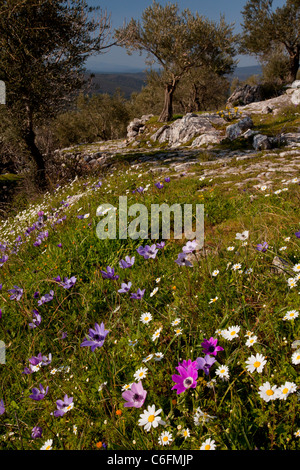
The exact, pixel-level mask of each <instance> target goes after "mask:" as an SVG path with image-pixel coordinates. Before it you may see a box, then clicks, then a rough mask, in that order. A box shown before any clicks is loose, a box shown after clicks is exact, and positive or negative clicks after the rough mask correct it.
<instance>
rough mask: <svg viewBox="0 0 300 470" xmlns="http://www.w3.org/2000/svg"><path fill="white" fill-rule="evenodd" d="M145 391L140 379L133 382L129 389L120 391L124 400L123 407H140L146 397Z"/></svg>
mask: <svg viewBox="0 0 300 470" xmlns="http://www.w3.org/2000/svg"><path fill="white" fill-rule="evenodd" d="M146 396H147V392H146V390H144V389H143V385H142V381H141V380H140V381H139V382H137V383H135V382H134V383H133V384H132V386H131V389H130V390H126V391H125V392H123V393H122V397H123V398H124V400H126V403H124V406H125V407H133V408H141V406H143V404H144V401H145V399H146Z"/></svg>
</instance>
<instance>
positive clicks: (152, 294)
mask: <svg viewBox="0 0 300 470" xmlns="http://www.w3.org/2000/svg"><path fill="white" fill-rule="evenodd" d="M157 291H158V287H155V288H154V289H153V291H152V292H151V294H150V297H153V296H154V295H155V294H156V292H157Z"/></svg>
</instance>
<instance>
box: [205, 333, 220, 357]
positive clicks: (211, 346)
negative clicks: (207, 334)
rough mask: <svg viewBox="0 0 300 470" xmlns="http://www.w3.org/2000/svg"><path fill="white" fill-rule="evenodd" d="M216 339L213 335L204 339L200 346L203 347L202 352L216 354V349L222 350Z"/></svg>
mask: <svg viewBox="0 0 300 470" xmlns="http://www.w3.org/2000/svg"><path fill="white" fill-rule="evenodd" d="M217 342H218V339H217V338H216V339H214V338H213V337H211V338H209V339H204V341H203V343H201V346H202V348H203V352H204V354H209V355H211V356H216V355H217V353H218V351H224V349H223V348H222V347H221V346H217Z"/></svg>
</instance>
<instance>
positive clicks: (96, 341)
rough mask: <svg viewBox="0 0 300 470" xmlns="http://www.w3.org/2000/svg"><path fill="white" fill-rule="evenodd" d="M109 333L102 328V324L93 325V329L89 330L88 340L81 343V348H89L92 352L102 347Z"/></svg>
mask: <svg viewBox="0 0 300 470" xmlns="http://www.w3.org/2000/svg"><path fill="white" fill-rule="evenodd" d="M108 333H109V330H106V329H105V328H104V323H103V322H102V323H101V325H100V326H99V325H98V323H95V329H94V330H93V329H92V328H90V330H89V335H88V339H86V340H85V341H83V342H82V343H81V345H80V346H81V347H84V346H90V347H91V351H92V352H94V351H95V349H96V348H100V347H101V346H103V343H104V340H105V338H106V335H107V334H108Z"/></svg>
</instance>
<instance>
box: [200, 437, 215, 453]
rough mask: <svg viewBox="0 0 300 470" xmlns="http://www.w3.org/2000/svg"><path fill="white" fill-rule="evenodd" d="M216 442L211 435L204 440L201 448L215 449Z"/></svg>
mask: <svg viewBox="0 0 300 470" xmlns="http://www.w3.org/2000/svg"><path fill="white" fill-rule="evenodd" d="M215 448H216V444H215V441H214V440H213V439H211V438H210V437H209V438H208V439H206V441H204V442H203V443H202V445H201V447H200V450H215Z"/></svg>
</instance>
